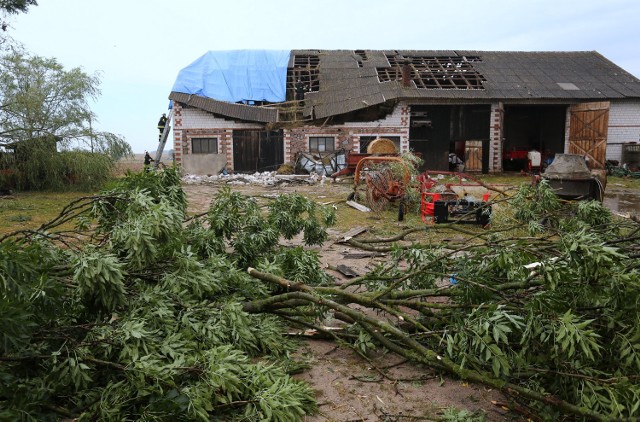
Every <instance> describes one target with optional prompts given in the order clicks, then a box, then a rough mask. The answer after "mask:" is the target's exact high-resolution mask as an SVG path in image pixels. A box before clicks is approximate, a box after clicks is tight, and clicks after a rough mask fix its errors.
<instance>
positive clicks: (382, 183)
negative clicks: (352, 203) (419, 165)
mask: <svg viewBox="0 0 640 422" xmlns="http://www.w3.org/2000/svg"><path fill="white" fill-rule="evenodd" d="M394 164H396V165H394ZM363 174H364V181H365V185H366V198H367V205H368V206H369V208H370V209H371V210H373V211H376V212H379V211H382V210H384V209H385V208H386V207H387V205H388V204H389V203H390V202H395V201H400V204H399V209H398V220H399V221H402V219H403V217H404V207H405V204H404V198H405V195H406V191H407V186H409V182H410V180H411V174H410V172H409V168H408V167H407V164H406V163H405V162H404V160H403V159H402V158H400V157H393V156H390V157H387V156H367V157H362V158H361V159H360V160H359V161H358V163H357V165H356V168H355V174H354V179H353V192H352V193H351V194H350V195H349V199H358V196H359V195H358V188H359V187H360V180H361V176H362V175H363Z"/></svg>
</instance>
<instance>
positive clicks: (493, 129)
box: [489, 103, 504, 172]
mask: <svg viewBox="0 0 640 422" xmlns="http://www.w3.org/2000/svg"><path fill="white" fill-rule="evenodd" d="M490 119H491V121H490V123H489V144H490V145H489V171H492V172H499V171H502V138H503V128H504V105H503V104H502V103H493V104H491V117H490Z"/></svg>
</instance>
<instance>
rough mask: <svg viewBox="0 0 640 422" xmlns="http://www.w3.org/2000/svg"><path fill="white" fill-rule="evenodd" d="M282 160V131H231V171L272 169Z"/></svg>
mask: <svg viewBox="0 0 640 422" xmlns="http://www.w3.org/2000/svg"><path fill="white" fill-rule="evenodd" d="M283 160H284V143H283V135H282V131H263V130H234V131H233V171H235V172H237V173H252V172H255V171H273V170H277V169H278V167H279V166H280V165H282V163H283Z"/></svg>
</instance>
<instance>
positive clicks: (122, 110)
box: [8, 0, 640, 152]
mask: <svg viewBox="0 0 640 422" xmlns="http://www.w3.org/2000/svg"><path fill="white" fill-rule="evenodd" d="M38 3H39V5H38V6H36V7H32V8H31V9H30V11H29V12H28V13H27V14H23V15H20V16H18V17H16V18H12V19H11V21H10V23H11V27H10V28H9V29H8V30H9V31H10V34H11V35H12V36H13V37H14V38H15V39H17V40H18V41H20V42H21V43H22V44H23V45H24V46H25V47H26V49H27V50H28V51H29V52H31V53H32V54H37V55H40V56H45V57H54V58H56V59H57V60H58V61H59V62H60V63H62V64H63V65H64V66H65V67H66V68H68V69H70V68H72V67H77V66H80V67H82V69H83V70H84V71H85V72H87V73H89V74H94V73H96V72H98V73H99V74H100V79H101V81H102V82H101V85H100V88H101V91H102V95H101V96H100V98H99V100H98V101H97V102H96V103H95V106H94V107H93V110H94V111H95V113H96V114H97V116H98V120H99V122H98V123H97V124H95V125H94V126H96V127H98V128H99V129H100V130H105V131H109V132H113V133H117V134H120V135H122V136H124V137H125V139H126V140H127V141H128V142H129V143H130V144H131V146H132V147H133V150H134V151H135V152H142V151H144V150H145V149H146V150H150V151H151V150H155V149H156V147H157V142H158V135H157V129H156V123H157V121H158V118H159V117H160V115H161V114H162V113H163V112H165V111H167V107H168V104H169V101H168V99H167V98H168V96H169V93H170V92H171V87H172V86H173V83H174V81H175V79H176V76H177V75H178V72H179V71H180V69H182V68H184V67H186V66H187V65H189V64H190V63H191V62H193V61H194V60H196V59H197V58H198V57H200V56H201V55H203V54H204V53H206V52H207V51H209V50H232V49H278V50H288V49H348V50H352V49H372V50H378V49H391V50H457V49H460V50H518V51H587V50H588V51H592V50H595V51H598V52H599V53H601V54H602V55H604V56H605V57H607V58H608V59H609V60H611V61H613V62H614V63H616V64H617V65H619V66H621V67H622V68H624V69H625V70H627V71H628V72H630V73H632V74H634V75H635V76H636V77H640V1H638V0H606V1H605V0H575V1H574V0H569V1H567V0H528V1H524V0H505V1H498V0H483V1H477V0H473V1H470V0H456V1H432V0H393V1H390V0H385V1H382V0H315V1H300V0H298V1H290V0H254V1H250V0H231V1H228V0H180V1H176V0H38ZM167 148H171V145H167Z"/></svg>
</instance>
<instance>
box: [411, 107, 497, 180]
mask: <svg viewBox="0 0 640 422" xmlns="http://www.w3.org/2000/svg"><path fill="white" fill-rule="evenodd" d="M490 116H491V106H490V105H448V106H433V105H429V106H426V105H414V106H411V123H410V125H411V126H410V129H409V138H410V140H409V147H410V148H411V149H412V150H413V151H415V152H420V153H422V158H423V159H424V169H427V170H440V171H447V170H449V153H455V154H456V155H458V157H459V158H460V159H462V160H464V159H465V151H466V150H465V143H466V142H468V141H474V142H476V143H477V142H478V141H480V142H481V144H482V145H485V144H486V143H487V140H488V139H489V124H490ZM487 151H488V150H487ZM484 155H485V152H484V151H482V160H481V161H482V169H481V170H482V171H488V164H489V163H488V159H486V160H485V157H484ZM487 158H488V155H487ZM478 170H480V169H478Z"/></svg>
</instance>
